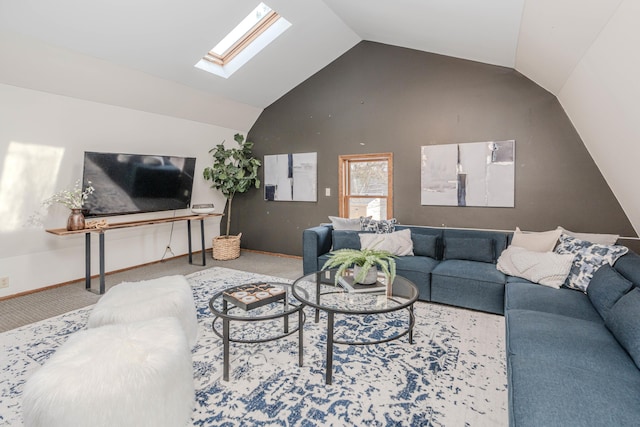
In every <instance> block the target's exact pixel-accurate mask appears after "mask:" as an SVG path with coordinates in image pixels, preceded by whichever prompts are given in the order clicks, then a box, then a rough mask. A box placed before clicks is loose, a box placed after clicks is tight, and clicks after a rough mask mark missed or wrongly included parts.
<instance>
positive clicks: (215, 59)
mask: <svg viewBox="0 0 640 427" xmlns="http://www.w3.org/2000/svg"><path fill="white" fill-rule="evenodd" d="M263 5H264V6H266V5H265V4H264V3H260V5H258V7H256V9H258V8H259V7H260V6H263ZM266 7H267V8H269V6H266ZM256 9H254V10H253V11H252V12H251V13H254V11H255V10H256ZM280 18H281V16H280V15H279V14H278V13H277V12H276V11H275V10H273V9H271V8H269V12H268V13H267V14H266V15H265V16H263V17H262V19H260V20H259V21H258V22H257V23H256V24H255V25H254V26H253V27H251V28H250V29H249V30H248V31H247V32H245V33H244V35H242V36H241V37H239V38H238V40H236V42H235V43H233V44H232V45H231V46H230V47H229V48H228V49H227V50H226V51H225V52H224V53H223V54H222V55H219V54H217V53H215V52H214V51H213V49H215V47H214V48H213V49H211V50H210V51H209V52H207V54H206V55H205V56H204V57H203V58H202V59H204V60H205V61H209V62H211V63H213V64H216V65H219V66H220V67H224V66H225V65H227V64H228V63H229V62H230V61H231V60H232V59H233V58H235V57H236V56H237V55H238V54H240V53H241V52H242V51H243V50H244V49H246V48H247V47H248V46H249V45H250V44H251V43H252V42H253V41H254V40H255V39H257V38H258V37H259V36H260V35H261V34H262V33H264V32H265V31H266V30H268V29H269V27H271V26H272V25H273V24H275V23H276V22H277V21H278V20H279V19H280ZM234 29H235V28H234ZM232 32H233V30H232ZM216 46H217V45H216Z"/></svg>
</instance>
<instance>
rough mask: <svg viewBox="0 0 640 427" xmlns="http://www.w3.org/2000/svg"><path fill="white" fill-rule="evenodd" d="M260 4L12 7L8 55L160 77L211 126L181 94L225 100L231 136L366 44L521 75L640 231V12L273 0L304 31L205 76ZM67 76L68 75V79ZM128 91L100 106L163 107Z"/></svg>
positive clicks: (455, 0) (439, 0)
mask: <svg viewBox="0 0 640 427" xmlns="http://www.w3.org/2000/svg"><path fill="white" fill-rule="evenodd" d="M258 1H259V0H216V1H205V0H183V1H180V2H177V1H175V2H169V1H160V2H158V1H152V0H135V1H128V0H111V1H109V2H92V1H86V0H57V1H49V0H2V1H0V37H3V36H2V35H3V34H9V35H10V36H9V37H8V38H7V37H5V43H4V44H3V43H0V48H3V46H7V45H8V44H7V43H12V42H11V40H12V39H15V38H21V39H23V40H30V41H29V42H28V43H27V42H25V43H23V45H24V46H31V47H29V48H28V49H30V51H28V52H22V54H21V55H22V58H25V57H28V58H30V61H26V62H28V63H29V66H30V67H32V68H33V69H36V68H37V69H38V70H37V71H39V74H38V76H39V78H40V79H44V80H46V79H51V82H50V83H51V84H52V85H56V84H57V83H55V82H53V81H54V80H55V79H56V78H57V77H56V76H55V75H52V76H49V75H48V74H47V73H48V71H49V68H48V67H49V66H50V64H48V63H47V62H46V61H44V59H47V56H46V55H45V57H44V59H43V60H41V62H40V63H39V62H38V60H37V59H35V60H34V59H33V58H39V56H38V55H39V54H40V50H39V49H38V43H40V45H41V47H43V51H46V52H47V55H51V54H52V52H55V51H56V50H57V51H59V52H60V55H59V56H60V57H64V58H67V59H69V58H70V59H69V60H72V61H76V60H77V61H78V64H79V63H83V66H86V64H88V63H90V62H91V64H92V65H91V66H90V67H89V66H87V69H88V70H91V69H94V67H95V66H96V64H99V61H103V62H104V63H109V64H112V66H114V67H115V66H117V67H118V68H113V70H117V72H118V74H119V78H120V79H121V80H122V82H123V85H124V87H126V84H125V83H124V81H125V80H126V79H127V78H128V77H127V76H126V74H127V73H126V72H125V71H123V70H124V69H128V70H134V71H135V73H132V74H131V75H130V76H129V77H131V80H130V81H132V82H135V83H133V84H138V83H140V82H141V81H142V80H144V75H147V76H149V77H148V78H149V79H151V80H153V84H151V85H150V86H149V88H159V87H162V90H163V91H164V93H165V95H163V96H161V97H158V98H157V100H154V102H155V103H156V105H155V106H154V107H155V108H156V109H157V110H160V111H164V112H165V113H167V114H178V115H179V114H182V115H181V117H182V116H191V118H193V119H194V120H207V118H206V117H204V118H203V117H202V115H201V114H197V113H196V112H195V111H188V108H185V109H183V111H179V112H175V110H176V107H175V106H172V105H170V104H171V102H172V101H171V98H172V97H171V96H169V95H168V94H175V97H174V99H177V100H184V101H185V102H190V101H188V100H193V99H197V100H198V103H200V104H199V105H202V106H203V108H206V106H207V105H208V103H211V102H215V99H218V100H219V102H220V103H221V104H224V105H225V108H226V106H230V107H229V108H228V109H229V110H236V109H237V111H238V115H243V118H242V119H239V118H238V119H236V120H235V121H234V120H233V118H231V117H227V118H225V120H226V121H227V122H228V123H246V119H247V118H248V117H251V116H252V114H253V115H255V114H254V113H253V112H252V111H258V112H259V111H260V110H261V109H262V108H265V107H266V106H268V105H270V104H271V103H273V102H275V101H276V100H277V99H278V98H280V97H281V96H282V95H284V94H285V93H287V92H288V91H289V90H291V89H292V88H294V87H295V86H297V85H298V84H299V83H301V82H302V81H304V80H305V79H307V78H308V77H310V76H311V75H313V74H314V73H316V72H317V71H319V70H320V69H321V68H323V67H324V66H326V65H327V64H329V63H330V62H332V61H333V60H334V59H336V58H337V57H338V56H340V55H341V54H343V53H344V52H346V51H347V50H348V49H350V48H351V47H353V46H354V45H355V44H356V43H358V42H359V41H360V40H371V41H376V42H381V43H386V44H391V45H397V46H402V47H408V48H412V49H419V50H423V51H427V52H433V53H438V54H443V55H448V56H453V57H458V58H464V59H469V60H473V61H479V62H484V63H488V64H494V65H500V66H506V67H513V68H515V69H516V70H518V71H519V72H521V73H522V74H524V75H525V76H527V77H529V78H530V79H532V80H533V81H535V82H536V83H538V84H539V85H541V86H542V87H544V88H545V89H547V90H549V91H550V92H551V93H553V94H554V95H556V96H558V99H559V100H560V102H561V104H562V105H563V106H564V108H565V110H566V111H567V114H568V115H569V117H570V118H571V120H572V121H573V123H574V125H575V126H576V129H577V131H578V132H579V133H580V135H581V137H582V139H583V140H584V142H585V144H586V146H587V148H588V149H589V151H590V152H591V154H592V156H593V158H594V160H595V161H596V163H597V164H598V166H599V167H600V169H601V171H602V173H603V175H604V176H605V178H606V179H607V181H608V183H609V185H610V186H611V188H612V190H613V191H614V193H615V194H616V196H617V197H618V199H619V201H620V203H621V204H622V206H623V209H624V210H625V212H626V213H627V215H628V216H629V218H630V220H631V222H632V224H633V225H634V227H635V229H636V230H640V198H638V197H637V196H636V195H635V194H634V193H635V191H634V188H635V183H636V182H638V181H639V180H638V178H639V177H638V176H637V175H638V174H640V172H637V171H638V168H637V166H636V165H635V163H636V160H637V159H638V154H640V153H639V149H638V148H637V146H638V145H640V144H638V142H639V141H640V129H639V127H638V126H639V125H638V123H640V111H639V110H638V101H637V100H638V99H640V86H639V85H640V84H639V83H638V82H639V81H640V80H639V79H638V76H640V65H639V61H640V59H639V58H640V53H639V52H640V50H638V48H637V44H638V41H640V25H638V22H640V11H639V8H640V2H639V1H638V0H593V1H589V2H583V1H579V0H561V1H553V0H485V1H481V2H479V1H476V0H395V1H388V0H324V1H322V0H304V1H295V0H266V3H267V4H268V5H269V6H270V7H271V8H273V9H274V10H276V11H277V12H279V13H280V14H281V15H283V16H284V17H285V18H286V19H287V20H288V21H289V22H291V23H292V26H291V28H289V29H288V30H287V31H286V32H285V33H284V34H283V35H282V36H281V37H279V38H278V39H276V40H275V41H274V42H273V43H272V44H270V45H269V46H267V48H266V49H264V50H263V51H262V52H260V53H259V54H258V55H257V56H256V57H254V58H253V59H252V60H251V61H249V63H247V64H246V65H245V66H244V67H243V68H241V69H240V70H239V71H238V72H236V73H235V74H234V75H232V76H231V77H230V78H229V79H223V78H221V77H217V76H214V75H211V74H208V73H206V72H204V71H201V70H199V69H196V68H195V67H194V64H195V63H196V62H197V61H198V60H199V59H200V58H201V57H202V56H203V55H204V54H205V53H206V52H207V51H208V50H209V49H211V48H212V47H213V46H214V45H215V44H216V43H217V42H218V41H219V40H220V39H221V38H222V37H223V36H224V35H225V34H226V33H227V32H228V31H229V30H231V29H232V28H233V27H234V26H235V25H236V23H237V22H239V21H240V20H241V19H242V18H243V17H244V16H246V14H247V13H249V11H251V10H252V9H253V8H254V7H255V6H256V5H257V4H258ZM6 40H8V41H6ZM0 42H2V40H0ZM12 46H15V44H13V45H12ZM44 46H48V47H46V48H45V47H44ZM25 49H27V48H26V47H25ZM13 50H14V51H13V54H12V55H9V56H7V55H0V61H2V62H1V63H0V65H1V67H17V68H15V69H16V70H18V71H15V72H13V73H11V72H7V71H5V72H4V73H3V72H2V71H1V70H0V83H3V82H5V83H7V82H6V81H3V80H6V78H7V77H6V76H7V75H8V74H11V75H12V77H11V78H13V79H18V80H19V79H20V78H21V76H18V75H17V74H20V73H21V71H20V68H19V67H18V66H17V65H16V64H15V63H14V64H11V63H10V59H11V58H13V59H14V60H16V58H19V57H20V56H21V55H17V54H16V52H15V49H13ZM64 51H67V52H66V53H64ZM0 53H5V52H0ZM74 55H75V56H74ZM78 55H83V56H85V57H86V58H87V59H86V60H83V61H80V60H78V59H77V58H78ZM74 57H75V58H76V59H72V58H74ZM92 61H93V62H92ZM95 61H98V62H95ZM21 62H25V61H21ZM22 67H25V65H24V64H22ZM72 67H73V65H70V66H69V68H72ZM105 68H109V67H105ZM63 69H64V67H61V66H60V64H58V68H56V69H55V71H56V72H60V71H61V70H63ZM32 73H34V74H37V73H35V72H34V71H32ZM43 76H44V77H43ZM88 76H91V77H93V76H92V75H90V74H89V75H88ZM58 77H59V76H58ZM34 78H36V76H35V75H34ZM154 79H155V80H154ZM160 80H164V81H166V82H168V84H166V85H163V84H161V82H160ZM8 83H9V84H13V83H12V82H8ZM45 83H46V82H45ZM45 83H42V82H40V84H45ZM133 84H132V85H133ZM83 91H85V90H84V89H83ZM194 91H195V92H194ZM121 92H122V93H116V95H117V96H118V97H119V98H118V99H117V100H116V99H114V97H115V96H116V95H113V94H112V95H111V97H107V96H104V94H103V95H101V96H102V97H103V98H105V99H104V100H103V101H102V102H113V103H116V104H118V105H126V104H127V103H131V104H135V105H136V106H137V107H136V108H151V107H150V106H149V107H145V102H143V101H141V100H140V99H139V98H140V97H141V95H142V92H143V91H140V90H138V91H136V90H132V91H130V92H131V93H127V91H121ZM85 93H92V92H91V91H89V90H88V89H86V91H85ZM196 93H201V94H202V95H196ZM71 96H80V95H77V94H75V93H74V94H71ZM87 96H89V95H87ZM92 96H97V95H95V94H93V95H92ZM225 99H226V100H228V101H229V102H230V103H229V104H227V103H225V101H223V100H225ZM163 103H164V104H165V105H164V106H163V105H160V104H163ZM234 103H235V107H234V106H233V105H234ZM146 104H149V102H146ZM233 114H234V113H231V115H233ZM249 127H250V126H249Z"/></svg>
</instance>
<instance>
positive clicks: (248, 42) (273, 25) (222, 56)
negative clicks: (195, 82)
mask: <svg viewBox="0 0 640 427" xmlns="http://www.w3.org/2000/svg"><path fill="white" fill-rule="evenodd" d="M290 26H291V24H290V23H289V22H288V21H287V20H286V19H284V18H282V17H281V16H280V15H278V13H276V12H275V11H274V10H272V9H271V8H270V7H269V6H267V5H266V4H264V3H260V4H259V5H258V6H257V7H256V8H255V9H253V10H252V11H251V13H249V15H247V16H246V17H245V18H244V19H243V20H242V21H241V22H240V23H239V24H238V25H236V27H235V28H234V29H233V30H231V32H229V34H227V35H226V36H225V37H224V38H223V39H222V40H221V41H220V42H219V43H218V44H217V45H215V46H214V48H213V49H211V50H210V51H209V52H208V53H207V54H206V55H205V56H204V57H203V58H202V59H201V60H200V61H199V62H198V63H197V64H196V67H197V68H200V69H202V70H205V71H208V72H210V73H213V74H217V75H219V76H221V77H225V78H227V77H229V76H231V74H233V73H234V72H235V71H237V70H238V69H239V68H240V67H241V66H242V65H244V64H245V63H246V62H247V61H249V60H250V59H251V58H252V57H253V56H255V55H256V54H257V53H258V52H260V51H261V50H262V49H264V48H265V47H266V46H267V45H268V44H269V43H271V42H272V41H273V40H275V39H276V38H277V37H278V36H279V35H280V34H282V33H283V32H284V31H285V30H286V29H287V28H289V27H290ZM232 61H233V62H232Z"/></svg>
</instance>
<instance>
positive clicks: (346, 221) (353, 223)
mask: <svg viewBox="0 0 640 427" xmlns="http://www.w3.org/2000/svg"><path fill="white" fill-rule="evenodd" d="M329 220H331V225H333V229H334V230H358V231H360V218H340V217H339V216H330V217H329Z"/></svg>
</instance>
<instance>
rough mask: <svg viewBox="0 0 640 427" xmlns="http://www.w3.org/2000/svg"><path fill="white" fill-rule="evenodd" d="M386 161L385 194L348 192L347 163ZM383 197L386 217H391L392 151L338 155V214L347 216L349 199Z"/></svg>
mask: <svg viewBox="0 0 640 427" xmlns="http://www.w3.org/2000/svg"><path fill="white" fill-rule="evenodd" d="M376 160H377V161H386V162H387V195H386V196H380V195H358V196H352V195H349V194H347V193H348V192H349V184H350V179H349V165H350V164H351V163H353V162H371V161H376ZM370 198H384V199H386V200H387V219H390V218H393V153H372V154H345V155H340V156H338V215H339V216H340V217H343V218H347V217H349V201H350V200H351V199H370Z"/></svg>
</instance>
